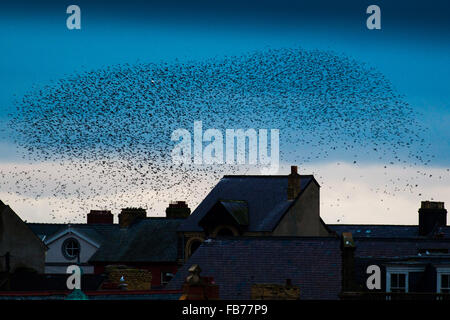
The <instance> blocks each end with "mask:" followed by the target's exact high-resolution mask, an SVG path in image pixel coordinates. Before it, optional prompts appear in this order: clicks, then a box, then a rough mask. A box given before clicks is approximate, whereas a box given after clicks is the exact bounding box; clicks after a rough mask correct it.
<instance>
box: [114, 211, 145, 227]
mask: <svg viewBox="0 0 450 320" xmlns="http://www.w3.org/2000/svg"><path fill="white" fill-rule="evenodd" d="M146 217H147V211H146V210H145V209H142V208H125V209H122V211H121V212H120V214H119V226H120V227H121V228H128V227H129V226H130V225H132V224H133V223H134V222H136V221H138V220H141V219H145V218H146Z"/></svg>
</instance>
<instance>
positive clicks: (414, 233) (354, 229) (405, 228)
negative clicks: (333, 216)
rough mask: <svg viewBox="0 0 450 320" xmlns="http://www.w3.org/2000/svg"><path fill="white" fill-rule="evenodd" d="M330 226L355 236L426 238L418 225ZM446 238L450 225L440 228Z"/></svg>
mask: <svg viewBox="0 0 450 320" xmlns="http://www.w3.org/2000/svg"><path fill="white" fill-rule="evenodd" d="M327 226H328V228H330V229H331V230H332V231H335V232H336V233H337V234H338V235H340V234H342V232H351V233H352V236H353V238H392V239H417V238H426V237H424V236H419V226H418V225H376V224H375V225H358V224H328V225H327ZM438 231H439V232H442V233H443V235H444V238H450V226H445V227H442V228H440V230H438Z"/></svg>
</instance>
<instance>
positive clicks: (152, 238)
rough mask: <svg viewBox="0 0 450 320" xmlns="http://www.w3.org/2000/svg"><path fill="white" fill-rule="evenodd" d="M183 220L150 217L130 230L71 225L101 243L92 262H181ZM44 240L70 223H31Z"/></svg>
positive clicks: (99, 225) (133, 225) (105, 226)
mask: <svg viewBox="0 0 450 320" xmlns="http://www.w3.org/2000/svg"><path fill="white" fill-rule="evenodd" d="M182 221H183V219H167V218H153V217H152V218H146V219H143V220H140V221H138V222H136V223H134V224H132V225H131V226H129V227H128V228H120V227H119V225H118V224H70V227H71V228H72V229H74V230H77V231H79V232H80V233H81V234H83V235H85V236H87V237H88V238H90V239H92V240H94V241H95V242H97V243H99V244H100V248H99V249H98V250H97V251H96V252H95V253H94V255H93V256H92V257H91V259H90V260H89V261H90V262H91V263H92V262H172V261H176V259H177V234H176V230H177V228H178V227H179V225H180V223H181V222H182ZM27 225H28V226H29V227H30V228H31V229H32V230H33V232H34V233H35V234H37V235H38V236H39V237H40V238H41V239H42V236H43V235H45V236H46V239H48V238H50V237H51V236H52V235H55V234H57V233H59V232H61V231H63V230H65V229H67V227H68V224H46V223H28V224H27Z"/></svg>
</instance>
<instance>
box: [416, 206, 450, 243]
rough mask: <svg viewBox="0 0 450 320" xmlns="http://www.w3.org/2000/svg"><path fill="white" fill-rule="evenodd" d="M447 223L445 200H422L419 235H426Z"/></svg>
mask: <svg viewBox="0 0 450 320" xmlns="http://www.w3.org/2000/svg"><path fill="white" fill-rule="evenodd" d="M446 225H447V210H446V209H445V207H444V202H435V201H422V203H421V206H420V209H419V235H421V236H426V235H429V234H430V233H432V232H434V231H437V229H438V228H439V227H443V226H446Z"/></svg>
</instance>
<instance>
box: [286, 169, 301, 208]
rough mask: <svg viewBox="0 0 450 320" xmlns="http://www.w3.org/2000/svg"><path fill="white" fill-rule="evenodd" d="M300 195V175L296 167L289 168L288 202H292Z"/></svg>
mask: <svg viewBox="0 0 450 320" xmlns="http://www.w3.org/2000/svg"><path fill="white" fill-rule="evenodd" d="M299 193H300V175H299V174H298V168H297V166H291V174H290V175H288V189H287V198H288V200H294V199H295V198H297V196H298V194H299Z"/></svg>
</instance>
